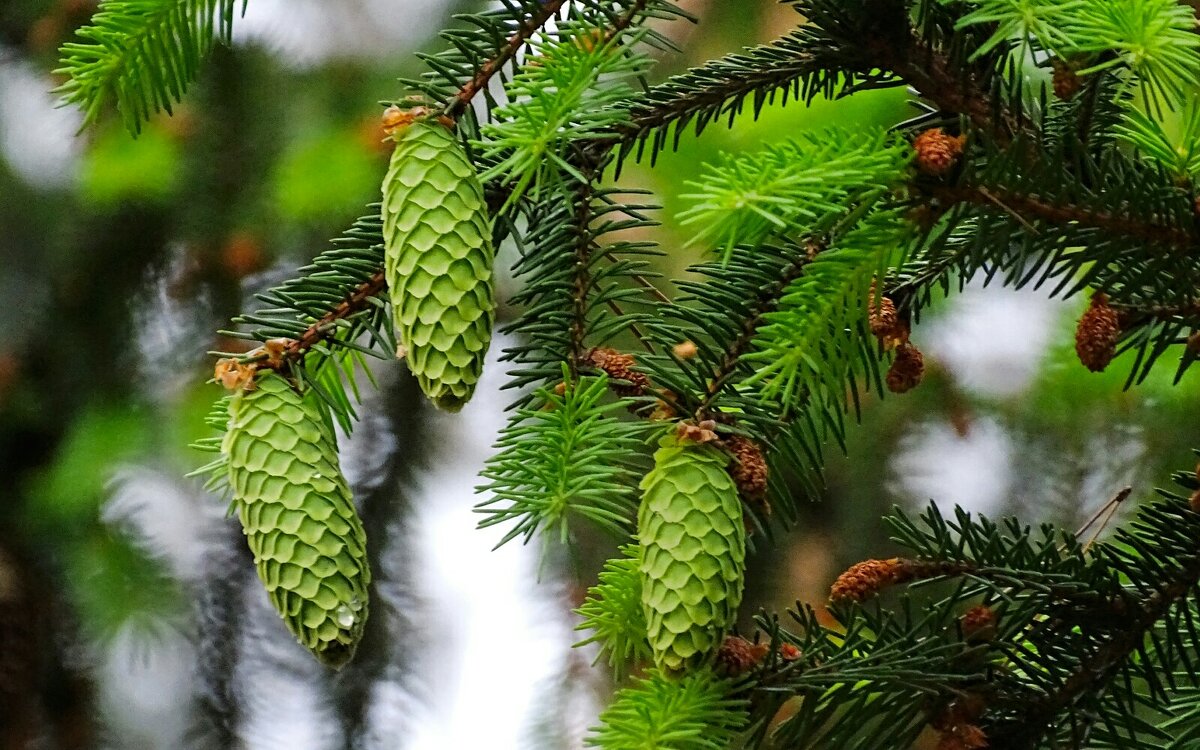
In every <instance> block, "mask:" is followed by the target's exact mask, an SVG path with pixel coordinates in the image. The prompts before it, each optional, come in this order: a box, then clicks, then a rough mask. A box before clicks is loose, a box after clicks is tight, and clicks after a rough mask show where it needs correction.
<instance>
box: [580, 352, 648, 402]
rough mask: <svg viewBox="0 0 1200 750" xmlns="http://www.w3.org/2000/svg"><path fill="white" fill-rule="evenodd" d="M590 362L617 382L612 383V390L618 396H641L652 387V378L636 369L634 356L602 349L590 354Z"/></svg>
mask: <svg viewBox="0 0 1200 750" xmlns="http://www.w3.org/2000/svg"><path fill="white" fill-rule="evenodd" d="M588 361H589V362H591V363H592V365H593V366H594V367H595V368H596V369H597V370H602V371H603V372H604V373H606V374H607V375H608V377H609V378H611V379H612V380H613V381H616V382H613V383H612V389H613V391H614V392H616V394H617V395H618V396H625V397H631V396H641V395H644V394H645V393H646V389H648V388H649V387H650V378H648V377H646V374H645V373H642V372H638V371H637V370H636V369H635V368H636V367H637V360H636V359H634V357H633V355H632V354H625V353H624V352H619V351H617V350H616V349H609V348H607V347H601V348H597V349H593V350H592V351H591V352H589V353H588Z"/></svg>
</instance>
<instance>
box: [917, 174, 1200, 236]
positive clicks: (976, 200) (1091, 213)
mask: <svg viewBox="0 0 1200 750" xmlns="http://www.w3.org/2000/svg"><path fill="white" fill-rule="evenodd" d="M928 192H929V194H930V195H931V196H933V197H934V198H937V199H938V200H939V201H942V202H943V203H946V204H954V203H970V204H973V205H979V206H995V205H997V204H999V205H1000V206H1001V207H1002V208H1003V209H1004V210H1005V211H1006V212H1007V213H1009V214H1011V215H1014V216H1017V217H1019V220H1020V221H1021V223H1022V224H1023V225H1025V226H1030V225H1031V222H1030V221H1029V220H1030V219H1035V220H1039V221H1046V222H1049V223H1051V224H1059V225H1063V224H1078V225H1080V226H1085V227H1092V228H1095V229H1102V230H1104V231H1106V232H1112V233H1114V234H1121V235H1125V236H1127V237H1134V238H1137V239H1140V240H1144V241H1146V242H1152V243H1155V244H1160V245H1170V246H1172V247H1177V248H1181V249H1183V248H1189V247H1191V246H1192V244H1193V237H1192V235H1191V233H1190V232H1187V231H1185V230H1182V229H1178V228H1176V227H1171V226H1166V225H1164V224H1155V223H1152V222H1146V221H1138V220H1136V219H1129V218H1125V217H1123V216H1114V215H1113V214H1110V213H1108V212H1106V211H1097V210H1095V209H1092V208H1088V207H1086V206H1079V205H1075V204H1071V203H1053V202H1051V201H1048V200H1045V199H1043V198H1040V197H1039V196H1037V195H1032V194H1029V195H1023V194H1018V193H1011V192H1008V191H1006V190H1003V189H1000V188H996V187H989V188H984V187H982V186H977V185H969V184H962V185H945V186H942V185H937V186H933V187H930V188H929V189H928ZM1020 217H1023V218H1020Z"/></svg>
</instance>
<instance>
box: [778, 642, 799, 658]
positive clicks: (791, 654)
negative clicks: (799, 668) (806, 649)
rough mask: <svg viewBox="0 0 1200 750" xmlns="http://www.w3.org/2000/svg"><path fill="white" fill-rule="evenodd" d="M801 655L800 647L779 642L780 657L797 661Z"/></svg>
mask: <svg viewBox="0 0 1200 750" xmlns="http://www.w3.org/2000/svg"><path fill="white" fill-rule="evenodd" d="M800 656H801V654H800V649H798V648H796V647H795V646H793V645H792V644H790V643H781V644H779V658H781V659H783V660H784V661H796V660H797V659H799V658H800Z"/></svg>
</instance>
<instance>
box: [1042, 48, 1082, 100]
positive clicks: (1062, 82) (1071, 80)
mask: <svg viewBox="0 0 1200 750" xmlns="http://www.w3.org/2000/svg"><path fill="white" fill-rule="evenodd" d="M1050 65H1051V67H1052V68H1054V95H1055V96H1056V97H1058V98H1059V99H1061V100H1063V101H1066V100H1068V99H1072V98H1074V97H1075V95H1076V94H1078V93H1079V89H1081V88H1083V81H1082V80H1080V78H1079V75H1078V74H1076V73H1075V69H1074V68H1072V67H1071V65H1070V63H1068V62H1067V61H1066V60H1063V59H1062V58H1060V57H1056V58H1054V59H1052V60H1051V61H1050Z"/></svg>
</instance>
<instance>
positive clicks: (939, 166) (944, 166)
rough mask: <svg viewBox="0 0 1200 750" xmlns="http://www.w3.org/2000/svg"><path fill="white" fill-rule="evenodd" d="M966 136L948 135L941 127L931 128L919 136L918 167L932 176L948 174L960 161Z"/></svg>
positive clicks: (914, 144)
mask: <svg viewBox="0 0 1200 750" xmlns="http://www.w3.org/2000/svg"><path fill="white" fill-rule="evenodd" d="M966 142H967V139H966V137H965V136H961V135H960V136H953V135H947V134H946V133H944V132H943V131H942V129H941V128H930V129H929V130H926V131H925V132H923V133H921V134H920V135H918V136H917V138H916V140H914V141H913V148H914V149H915V150H916V152H917V169H919V170H921V171H922V172H924V173H925V174H927V175H930V176H932V177H942V176H944V175H946V174H947V173H948V172H949V171H950V170H951V169H953V168H954V165H955V164H956V163H958V160H959V158H960V157H961V156H962V154H963V147H964V146H965V145H966Z"/></svg>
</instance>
